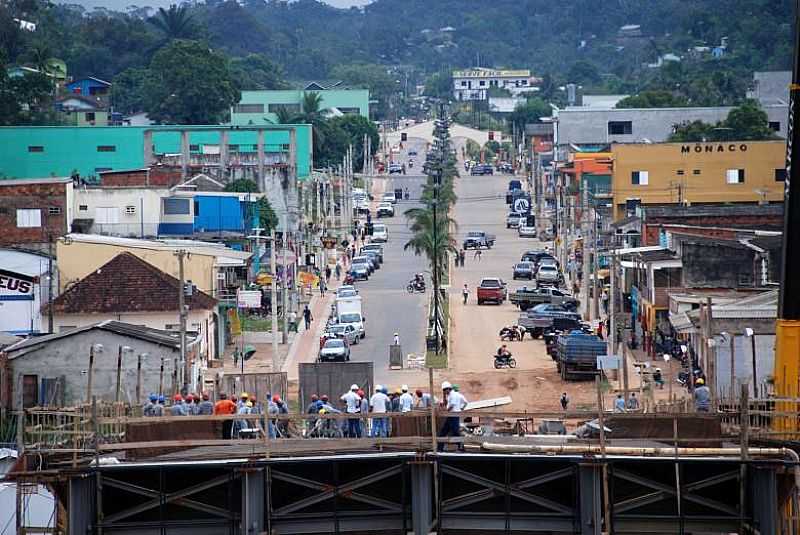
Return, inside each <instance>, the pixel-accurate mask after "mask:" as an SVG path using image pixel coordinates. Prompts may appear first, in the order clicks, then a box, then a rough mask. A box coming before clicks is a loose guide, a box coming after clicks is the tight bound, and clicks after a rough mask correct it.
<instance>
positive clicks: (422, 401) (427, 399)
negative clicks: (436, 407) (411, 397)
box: [414, 389, 432, 409]
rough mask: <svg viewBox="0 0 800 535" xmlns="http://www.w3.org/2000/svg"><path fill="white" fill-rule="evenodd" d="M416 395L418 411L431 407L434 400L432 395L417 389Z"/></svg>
mask: <svg viewBox="0 0 800 535" xmlns="http://www.w3.org/2000/svg"><path fill="white" fill-rule="evenodd" d="M414 394H415V395H416V396H417V405H416V406H417V408H418V409H427V408H429V407H430V406H431V403H432V400H431V395H430V394H428V393H427V392H422V390H420V389H417V391H416V392H414Z"/></svg>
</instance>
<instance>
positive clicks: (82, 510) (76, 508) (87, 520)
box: [67, 477, 97, 535]
mask: <svg viewBox="0 0 800 535" xmlns="http://www.w3.org/2000/svg"><path fill="white" fill-rule="evenodd" d="M96 501H97V495H96V493H95V478H94V477H73V478H71V479H70V480H69V497H68V500H67V535H86V534H87V533H94V531H95V530H94V529H93V528H94V527H95V526H94V523H95V520H96V512H95V504H96Z"/></svg>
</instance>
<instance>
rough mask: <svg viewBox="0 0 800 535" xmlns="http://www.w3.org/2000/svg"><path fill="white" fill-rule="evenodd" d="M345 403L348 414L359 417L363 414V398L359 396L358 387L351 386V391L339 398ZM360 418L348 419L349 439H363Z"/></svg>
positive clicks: (355, 385)
mask: <svg viewBox="0 0 800 535" xmlns="http://www.w3.org/2000/svg"><path fill="white" fill-rule="evenodd" d="M339 399H341V400H342V401H344V402H345V405H346V409H345V412H347V414H353V415H358V414H360V413H361V397H360V396H359V395H358V385H357V384H353V385H350V390H349V391H348V392H345V393H344V394H342V397H341V398H339ZM358 423H359V422H358V418H348V419H347V436H348V437H349V438H361V433H360V431H361V429H360V427H361V426H360V425H358Z"/></svg>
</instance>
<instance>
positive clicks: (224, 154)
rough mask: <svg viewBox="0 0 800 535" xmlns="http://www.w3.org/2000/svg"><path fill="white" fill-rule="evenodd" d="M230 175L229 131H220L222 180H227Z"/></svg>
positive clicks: (220, 176) (220, 175) (220, 170)
mask: <svg viewBox="0 0 800 535" xmlns="http://www.w3.org/2000/svg"><path fill="white" fill-rule="evenodd" d="M227 175H228V131H227V130H220V132H219V178H220V182H223V183H225V182H227V181H228V179H227Z"/></svg>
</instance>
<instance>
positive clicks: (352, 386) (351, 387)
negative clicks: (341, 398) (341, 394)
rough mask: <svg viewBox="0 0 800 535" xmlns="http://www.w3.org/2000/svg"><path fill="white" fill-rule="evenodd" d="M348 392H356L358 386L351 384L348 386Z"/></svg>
mask: <svg viewBox="0 0 800 535" xmlns="http://www.w3.org/2000/svg"><path fill="white" fill-rule="evenodd" d="M350 390H358V385H357V384H355V383H353V384H351V385H350Z"/></svg>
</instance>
